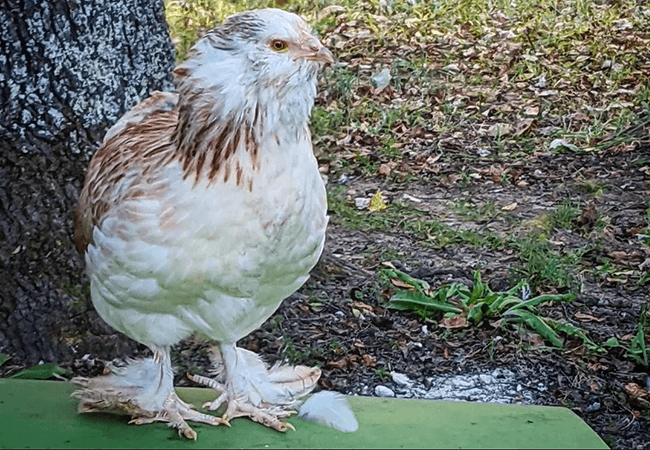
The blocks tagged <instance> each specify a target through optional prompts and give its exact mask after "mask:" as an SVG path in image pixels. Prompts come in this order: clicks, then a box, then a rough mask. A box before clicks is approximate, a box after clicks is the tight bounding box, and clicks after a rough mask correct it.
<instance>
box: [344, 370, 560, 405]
mask: <svg viewBox="0 0 650 450" xmlns="http://www.w3.org/2000/svg"><path fill="white" fill-rule="evenodd" d="M397 375H398V376H396V374H393V381H392V382H391V383H384V384H383V385H382V386H377V387H376V388H375V389H374V390H371V389H370V388H369V387H368V386H363V387H361V389H355V391H357V393H359V394H361V395H375V396H378V397H392V396H393V395H388V394H389V391H392V393H394V396H395V397H397V398H418V399H427V400H447V401H450V400H451V401H470V402H482V403H508V404H523V405H529V404H534V403H535V400H536V399H537V398H538V397H539V396H540V395H542V394H543V393H544V392H546V391H547V387H546V385H545V384H544V383H543V382H541V381H537V382H533V383H529V382H528V381H526V380H523V379H521V378H520V377H518V376H517V375H516V374H515V373H514V372H512V371H510V370H508V369H495V370H493V371H489V372H477V373H472V374H459V375H451V374H450V375H444V376H438V377H431V378H427V382H428V385H429V386H428V387H425V385H424V384H422V383H418V382H415V381H413V380H410V379H409V378H408V377H406V376H405V375H403V374H397Z"/></svg>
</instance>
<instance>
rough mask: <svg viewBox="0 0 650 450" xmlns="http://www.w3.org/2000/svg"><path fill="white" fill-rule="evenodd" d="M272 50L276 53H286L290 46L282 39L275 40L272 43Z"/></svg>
mask: <svg viewBox="0 0 650 450" xmlns="http://www.w3.org/2000/svg"><path fill="white" fill-rule="evenodd" d="M271 48H272V49H273V50H275V51H276V52H284V51H286V50H287V49H288V48H289V45H288V44H287V43H286V42H285V41H283V40H281V39H274V40H273V41H272V42H271Z"/></svg>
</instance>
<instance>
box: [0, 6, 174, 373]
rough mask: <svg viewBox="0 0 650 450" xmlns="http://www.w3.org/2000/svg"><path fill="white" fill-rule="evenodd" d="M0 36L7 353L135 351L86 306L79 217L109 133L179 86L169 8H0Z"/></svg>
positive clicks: (0, 291)
mask: <svg viewBox="0 0 650 450" xmlns="http://www.w3.org/2000/svg"><path fill="white" fill-rule="evenodd" d="M0 36H2V39H0V352H2V353H6V354H9V355H11V356H12V357H13V358H14V361H24V363H25V364H34V363H37V362H39V361H46V362H60V361H62V360H65V359H68V358H70V357H71V356H72V354H74V353H77V354H78V356H80V355H79V353H81V355H83V354H84V353H85V352H88V353H92V352H93V348H99V347H104V346H106V347H108V349H109V352H108V353H109V354H111V353H114V354H115V355H117V354H120V353H122V354H124V353H127V354H128V353H130V351H129V349H131V348H132V347H133V345H134V344H133V343H131V342H129V341H128V340H127V339H126V338H123V337H121V336H119V335H117V334H116V333H115V332H114V331H112V330H110V328H108V327H107V326H106V325H105V324H104V323H103V322H102V321H101V319H99V318H98V317H97V315H96V313H95V312H94V309H93V308H92V306H91V305H90V304H89V303H88V293H87V283H86V284H84V280H83V275H82V270H83V266H84V264H83V261H82V258H81V257H80V256H79V255H77V253H76V251H75V250H74V246H73V244H72V211H73V209H74V207H75V204H76V202H77V197H78V195H79V192H80V191H81V186H82V183H83V177H84V174H85V170H86V167H87V165H88V161H89V158H90V155H91V154H92V152H93V151H94V150H95V149H96V148H97V146H98V145H99V143H100V142H101V139H102V138H103V135H104V133H105V132H106V130H107V129H108V128H109V127H110V126H111V125H112V124H113V123H115V122H116V121H117V119H119V117H120V116H121V115H122V114H123V113H124V112H126V111H127V110H128V109H130V108H131V107H132V106H133V105H135V104H136V103H137V102H138V101H139V100H141V99H142V98H144V97H146V96H148V95H149V93H150V92H151V91H152V90H170V89H171V88H172V84H171V75H170V74H171V70H172V68H173V64H174V52H173V47H172V45H171V42H170V40H169V36H168V32H167V25H166V23H165V19H164V11H163V4H162V1H161V0H155V1H154V0H111V1H108V2H106V1H101V0H77V1H75V0H53V1H48V2H43V1H40V0H36V1H31V0H24V1H16V0H0ZM111 348H112V349H113V351H110V349H111Z"/></svg>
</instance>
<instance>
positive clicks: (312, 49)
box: [294, 41, 334, 63]
mask: <svg viewBox="0 0 650 450" xmlns="http://www.w3.org/2000/svg"><path fill="white" fill-rule="evenodd" d="M294 59H306V60H307V61H315V62H321V63H333V62H334V55H332V52H330V51H329V50H328V49H327V48H325V47H323V45H322V44H321V43H320V42H318V41H316V42H315V43H311V44H309V45H302V46H300V50H299V51H298V52H296V53H295V54H294Z"/></svg>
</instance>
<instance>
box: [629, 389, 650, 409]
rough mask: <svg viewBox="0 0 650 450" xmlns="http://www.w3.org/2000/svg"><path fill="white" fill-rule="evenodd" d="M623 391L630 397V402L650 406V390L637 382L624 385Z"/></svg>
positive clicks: (644, 406) (645, 406)
mask: <svg viewBox="0 0 650 450" xmlns="http://www.w3.org/2000/svg"><path fill="white" fill-rule="evenodd" d="M623 391H625V393H626V394H627V395H628V396H629V397H630V403H631V404H633V405H634V406H640V407H643V408H650V392H648V390H647V389H644V388H642V387H641V386H639V385H638V384H636V383H628V384H626V385H625V386H623Z"/></svg>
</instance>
